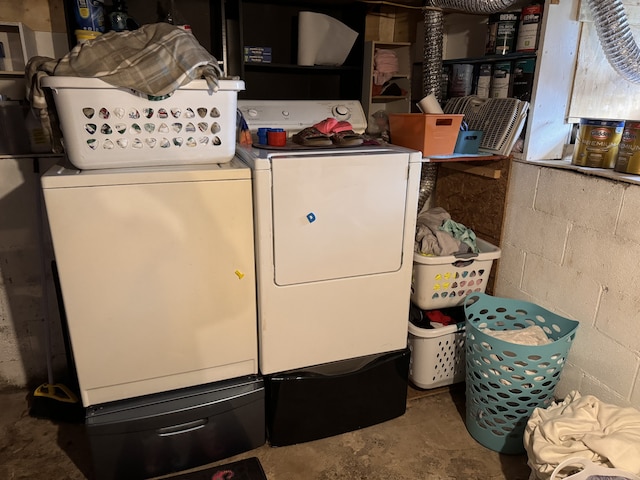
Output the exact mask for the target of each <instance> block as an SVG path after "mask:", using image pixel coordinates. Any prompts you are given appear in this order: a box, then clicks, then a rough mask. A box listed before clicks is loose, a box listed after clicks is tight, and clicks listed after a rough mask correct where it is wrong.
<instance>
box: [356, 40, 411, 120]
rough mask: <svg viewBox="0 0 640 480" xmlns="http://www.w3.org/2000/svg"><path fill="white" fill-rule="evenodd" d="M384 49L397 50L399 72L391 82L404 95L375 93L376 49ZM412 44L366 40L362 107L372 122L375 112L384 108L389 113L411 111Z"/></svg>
mask: <svg viewBox="0 0 640 480" xmlns="http://www.w3.org/2000/svg"><path fill="white" fill-rule="evenodd" d="M378 49H384V50H391V51H393V52H395V54H396V57H397V58H398V72H397V73H395V74H394V75H393V76H392V77H391V79H390V80H389V83H390V84H391V83H395V84H396V85H397V86H398V87H400V89H401V91H402V92H403V93H402V95H374V94H373V88H374V86H375V82H374V73H373V72H374V70H375V54H376V50H378ZM411 68H412V63H411V44H410V43H406V42H378V41H368V42H365V47H364V66H363V69H362V99H361V103H362V108H363V109H364V113H365V115H366V116H367V119H368V120H369V123H370V124H371V122H372V118H371V115H373V114H374V113H375V112H377V111H380V110H383V111H385V112H386V113H387V114H389V113H409V112H410V111H411Z"/></svg>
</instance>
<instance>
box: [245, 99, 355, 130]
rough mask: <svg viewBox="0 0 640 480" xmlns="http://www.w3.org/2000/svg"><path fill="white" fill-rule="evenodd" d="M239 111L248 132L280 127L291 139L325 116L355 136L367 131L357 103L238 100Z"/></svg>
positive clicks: (342, 101)
mask: <svg viewBox="0 0 640 480" xmlns="http://www.w3.org/2000/svg"><path fill="white" fill-rule="evenodd" d="M238 109H239V110H240V111H241V112H242V115H243V116H244V119H245V120H246V121H247V125H249V130H250V131H251V132H256V131H257V130H258V128H283V129H285V130H286V131H287V133H288V135H289V136H291V135H293V134H294V133H297V132H299V131H300V130H302V129H304V128H307V127H311V126H313V125H315V124H316V123H318V122H321V121H322V120H324V119H325V118H328V117H334V118H335V119H337V120H339V121H346V122H349V123H350V124H351V126H352V127H353V131H354V132H356V133H364V130H365V129H366V128H367V119H366V117H365V114H364V110H363V109H362V105H361V104H360V102H359V101H358V100H238Z"/></svg>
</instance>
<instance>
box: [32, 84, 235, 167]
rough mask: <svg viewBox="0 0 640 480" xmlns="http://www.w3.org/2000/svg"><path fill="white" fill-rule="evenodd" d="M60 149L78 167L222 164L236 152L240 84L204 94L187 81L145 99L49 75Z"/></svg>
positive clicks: (204, 86)
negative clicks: (162, 96) (159, 97)
mask: <svg viewBox="0 0 640 480" xmlns="http://www.w3.org/2000/svg"><path fill="white" fill-rule="evenodd" d="M42 85H43V86H44V87H47V88H50V89H51V90H52V91H53V97H54V99H55V104H56V109H57V111H58V116H59V117H60V123H61V125H60V126H61V130H62V136H63V143H64V148H65V151H66V152H67V155H68V156H69V160H70V161H71V163H73V164H74V165H75V166H76V167H77V168H80V169H97V168H120V167H142V166H161V165H182V164H200V163H226V162H229V161H230V160H231V159H232V158H233V156H234V154H235V148H236V109H237V103H238V102H237V97H238V91H240V90H244V82H243V81H241V80H220V82H219V86H220V88H219V90H218V91H217V92H211V91H209V89H208V85H207V82H206V81H205V80H193V81H191V82H189V83H188V84H186V85H183V86H182V87H180V88H179V89H178V90H176V91H175V92H173V94H172V95H171V96H169V97H168V98H165V99H163V100H149V99H148V98H146V96H144V97H143V96H140V95H138V94H136V93H134V92H133V91H131V90H129V89H126V88H118V87H115V86H113V85H110V84H108V83H106V82H104V81H102V80H100V79H98V78H80V77H64V76H51V77H46V78H43V79H42Z"/></svg>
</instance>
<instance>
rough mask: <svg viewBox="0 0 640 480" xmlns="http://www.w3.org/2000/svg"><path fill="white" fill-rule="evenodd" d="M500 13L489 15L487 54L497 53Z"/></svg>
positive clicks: (485, 52)
mask: <svg viewBox="0 0 640 480" xmlns="http://www.w3.org/2000/svg"><path fill="white" fill-rule="evenodd" d="M499 20H500V14H498V13H494V14H492V15H489V20H488V22H487V36H486V40H485V44H484V54H485V55H495V53H496V37H497V35H498V21H499Z"/></svg>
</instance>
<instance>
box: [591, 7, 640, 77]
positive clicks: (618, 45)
mask: <svg viewBox="0 0 640 480" xmlns="http://www.w3.org/2000/svg"><path fill="white" fill-rule="evenodd" d="M587 5H588V6H589V10H591V14H592V15H593V20H594V22H595V24H596V31H597V32H598V38H599V39H600V44H601V45H602V49H603V50H604V54H605V56H606V57H607V60H608V61H609V63H610V64H611V66H612V67H613V69H614V70H615V71H616V72H617V73H618V74H619V75H620V76H621V77H622V78H624V79H625V80H627V81H629V82H631V83H640V49H639V48H638V44H637V43H636V41H635V39H634V38H633V33H632V32H631V28H630V27H629V22H628V21H627V15H626V13H625V11H624V5H623V4H622V0H606V1H603V0H587Z"/></svg>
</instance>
